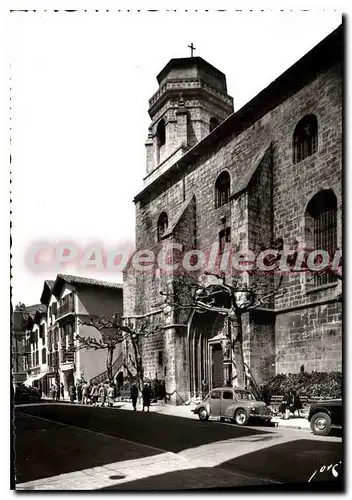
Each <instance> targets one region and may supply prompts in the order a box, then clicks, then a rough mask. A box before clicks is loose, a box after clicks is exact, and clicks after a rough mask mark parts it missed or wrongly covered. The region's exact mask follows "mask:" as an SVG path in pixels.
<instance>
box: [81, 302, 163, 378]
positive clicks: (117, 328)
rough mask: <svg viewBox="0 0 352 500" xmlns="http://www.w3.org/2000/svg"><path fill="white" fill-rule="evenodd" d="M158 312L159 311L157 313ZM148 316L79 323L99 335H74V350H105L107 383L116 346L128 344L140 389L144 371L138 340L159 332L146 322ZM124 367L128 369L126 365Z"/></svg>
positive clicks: (117, 316)
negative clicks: (75, 341) (130, 348)
mask: <svg viewBox="0 0 352 500" xmlns="http://www.w3.org/2000/svg"><path fill="white" fill-rule="evenodd" d="M159 312H160V311H159ZM148 316H149V315H142V316H137V317H129V318H123V317H122V316H121V314H117V313H115V314H114V315H113V316H112V317H111V318H109V319H105V318H104V317H102V318H99V319H94V318H90V319H89V320H88V321H80V324H82V325H86V326H90V327H93V328H95V329H96V330H97V331H98V332H99V333H100V338H97V337H90V336H89V337H82V336H80V335H76V340H77V342H78V345H77V346H76V347H75V349H76V350H81V349H87V350H93V351H96V350H101V349H103V350H104V349H105V350H107V360H106V369H107V373H108V379H109V381H110V382H111V381H113V369H112V366H113V357H114V351H115V349H116V347H117V345H119V344H121V343H123V342H126V343H128V342H130V344H131V345H132V349H133V358H134V360H133V366H134V368H135V370H136V375H137V381H138V385H139V387H140V388H142V385H143V379H144V369H143V358H142V347H141V342H140V338H141V337H148V335H152V334H153V333H156V332H158V331H160V327H159V326H154V327H153V326H152V325H151V322H150V321H149V320H148V318H147V317H148ZM125 367H126V368H127V369H128V366H127V364H126V363H125Z"/></svg>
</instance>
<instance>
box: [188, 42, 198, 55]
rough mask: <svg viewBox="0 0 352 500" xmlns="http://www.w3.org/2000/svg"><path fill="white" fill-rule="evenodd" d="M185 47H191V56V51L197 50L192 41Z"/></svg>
mask: <svg viewBox="0 0 352 500" xmlns="http://www.w3.org/2000/svg"><path fill="white" fill-rule="evenodd" d="M187 47H189V48H190V49H191V57H193V51H194V50H197V49H196V48H195V46H194V45H193V42H192V43H191V45H187Z"/></svg>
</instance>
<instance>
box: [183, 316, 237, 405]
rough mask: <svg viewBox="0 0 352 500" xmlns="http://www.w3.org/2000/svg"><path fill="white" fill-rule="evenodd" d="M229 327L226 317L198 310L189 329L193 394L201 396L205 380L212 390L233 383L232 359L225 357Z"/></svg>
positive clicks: (191, 388) (191, 393)
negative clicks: (223, 347)
mask: <svg viewBox="0 0 352 500" xmlns="http://www.w3.org/2000/svg"><path fill="white" fill-rule="evenodd" d="M227 328H228V324H227V319H226V316H224V315H221V314H218V313H215V312H209V311H207V312H204V313H198V312H195V313H194V315H193V317H192V319H191V324H190V329H189V338H188V340H189V343H188V353H189V382H190V384H189V390H190V397H191V398H192V397H195V398H198V397H201V395H202V381H203V380H205V382H206V384H207V386H208V388H209V389H212V388H213V387H219V386H220V387H221V386H225V385H231V360H230V359H228V358H227V357H226V356H225V357H224V353H223V349H222V344H221V339H222V336H223V334H224V330H225V329H227Z"/></svg>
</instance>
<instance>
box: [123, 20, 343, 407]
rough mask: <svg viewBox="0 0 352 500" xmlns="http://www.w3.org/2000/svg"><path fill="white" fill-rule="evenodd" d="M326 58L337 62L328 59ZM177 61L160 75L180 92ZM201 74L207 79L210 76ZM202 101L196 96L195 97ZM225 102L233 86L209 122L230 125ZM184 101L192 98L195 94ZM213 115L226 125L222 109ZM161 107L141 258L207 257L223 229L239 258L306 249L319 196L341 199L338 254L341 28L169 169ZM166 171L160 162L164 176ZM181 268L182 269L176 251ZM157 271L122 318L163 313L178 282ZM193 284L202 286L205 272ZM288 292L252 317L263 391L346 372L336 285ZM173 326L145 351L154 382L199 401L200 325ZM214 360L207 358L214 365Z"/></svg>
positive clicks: (168, 109)
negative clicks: (309, 216)
mask: <svg viewBox="0 0 352 500" xmlns="http://www.w3.org/2000/svg"><path fill="white" fill-rule="evenodd" d="M326 53H329V56H326V57H325V54H326ZM197 59H200V58H197ZM180 61H183V60H177V59H176V60H172V61H171V62H170V63H169V65H167V66H166V68H165V69H164V70H163V72H164V73H163V72H162V74H163V75H164V77H165V73H166V74H167V68H168V67H169V68H170V67H171V68H172V71H173V73H172V78H173V80H174V81H175V82H177V80H178V78H179V81H178V83H177V86H178V88H181V87H182V82H183V81H184V80H185V77H184V75H183V73H182V71H183V70H182V69H180V70H179V72H177V65H178V64H179V65H181V66H182V64H181V63H180ZM191 62H192V61H191ZM189 64H190V63H188V66H189ZM182 67H183V66H182ZM203 70H204V72H206V71H207V66H206V65H204V68H203ZM210 73H211V72H210ZM219 74H220V72H219ZM180 75H181V76H180ZM221 75H222V74H221ZM165 78H166V77H165ZM165 78H164V80H162V81H161V82H159V83H160V85H161V89H163V90H162V92H165V88H164V87H165V85H166V84H165V81H166V80H165ZM203 78H204V75H203ZM223 79H224V77H223ZM222 81H223V80H222ZM217 83H218V82H217ZM207 84H208V85H210V84H209V82H208V83H207ZM212 84H213V85H216V83H215V84H214V82H212ZM163 86H164V87H163ZM196 90H197V89H196V88H195V89H193V92H195V96H196V97H197V92H196ZM158 92H161V90H160V89H159V91H158ZM225 92H226V83H225V86H224V87H223V88H222V90H221V91H220V90H219V94H220V93H221V95H222V96H223V97H222V99H223V101H222V103H221V105H220V104H219V100H218V101H214V102H213V100H211V99H210V101H211V103H210V105H209V107H208V109H207V120H208V119H209V117H210V116H211V113H213V114H214V115H216V114H217V116H219V118H220V120H221V119H222V120H223V119H224V118H226V116H224V106H223V103H224V102H228V103H232V99H231V98H229V100H228V101H226V95H224V93H225ZM198 94H199V95H200V89H198ZM156 95H158V93H157V94H156ZM185 95H186V97H187V92H186V94H185ZM199 95H198V97H199ZM202 97H203V98H204V101H203V103H204V102H206V96H205V97H204V96H203V94H202ZM154 102H155V100H154V101H153V103H154ZM195 102H196V99H194V100H193V101H188V100H187V98H185V103H183V102H181V104H182V111H184V110H187V109H188V108H190V112H189V113H188V115H187V117H188V118H187V120H188V126H192V124H193V122H194V124H196V123H198V118H199V116H198V115H196V114H195V112H194V103H195ZM179 104H180V103H178V106H179ZM154 105H155V104H154ZM216 105H217V106H218V108H219V110H221V113H222V114H221V113H220V111H218V112H217V110H216V109H214V106H216ZM163 106H164V107H163V108H160V109H158V110H156V111H155V115H154V114H153V113H151V117H152V121H153V122H152V126H151V129H150V144H149V145H148V144H147V174H148V175H147V178H146V179H147V180H146V182H145V188H144V189H143V191H142V192H141V193H139V194H138V195H137V196H136V198H135V205H136V249H137V251H138V250H152V251H153V252H154V254H155V255H159V252H160V248H161V247H162V245H163V244H165V243H178V244H182V245H183V253H185V252H186V251H187V250H188V249H198V250H202V251H203V252H205V254H207V253H209V249H210V248H211V246H212V244H213V243H214V242H216V241H218V238H219V233H220V231H222V230H224V229H226V228H229V229H230V231H231V245H232V246H233V247H234V248H241V249H242V250H243V249H248V248H253V247H256V246H257V245H259V244H260V243H264V244H269V242H270V241H271V240H272V239H275V238H278V237H282V238H283V240H284V242H285V244H287V245H289V244H291V243H292V242H293V241H294V240H295V241H298V243H299V244H300V245H301V246H302V247H304V246H305V245H306V244H307V237H306V236H307V229H306V209H307V205H308V203H309V201H310V200H311V198H312V197H313V196H314V195H315V194H316V193H318V192H319V191H321V190H331V191H332V192H333V193H334V195H335V196H336V199H337V245H338V247H339V248H342V28H341V27H340V28H339V29H337V30H336V31H335V32H333V33H332V34H331V35H330V36H329V37H327V38H326V39H325V40H323V41H322V42H321V43H320V44H319V45H318V46H317V47H315V48H314V49H312V51H311V52H309V53H308V54H307V55H306V56H304V57H303V58H302V59H301V60H300V61H298V62H297V63H296V64H295V65H294V66H293V67H291V68H290V69H289V70H287V71H286V72H285V73H284V74H283V75H282V76H281V77H279V78H278V79H277V80H276V81H275V82H273V83H272V84H271V85H270V86H269V87H268V88H266V89H265V90H264V91H263V92H262V93H260V94H259V95H258V96H256V97H255V98H254V99H253V100H252V101H251V102H250V103H248V104H247V105H246V106H244V107H243V108H242V109H241V110H240V111H238V112H237V113H233V114H231V113H230V109H229V107H228V108H227V112H228V118H227V119H226V120H225V121H224V122H223V123H220V125H219V126H218V127H217V128H216V129H215V130H214V131H212V132H210V133H209V134H207V135H202V133H200V135H199V136H197V144H196V145H194V144H193V142H192V141H189V142H188V143H187V142H186V143H185V142H184V139H182V141H181V143H182V144H183V146H185V149H184V151H183V156H181V157H180V158H177V160H176V161H174V162H170V164H168V165H167V167H162V162H163V159H160V157H158V159H156V157H155V151H154V154H153V153H152V152H151V151H152V150H151V148H152V147H153V139H152V137H153V134H155V133H156V132H155V130H156V128H155V127H156V126H157V122H158V119H160V117H161V116H162V113H161V111H160V110H161V109H162V110H163V111H162V112H163V114H164V115H165V114H168V113H169V114H170V113H174V112H176V113H177V110H176V111H175V109H176V108H177V106H176V108H175V109H174V108H173V105H171V100H167V99H166V98H165V99H164V104H163ZM177 109H178V111H179V108H177ZM210 110H211V112H210ZM311 114H313V115H315V116H316V118H317V121H318V146H317V150H316V151H315V152H314V153H313V154H311V155H309V156H308V157H307V158H305V159H304V160H303V161H300V162H298V163H294V161H293V136H294V131H295V127H296V125H297V124H298V122H299V121H300V120H301V119H302V118H303V117H304V116H306V115H311ZM180 127H181V125H180ZM181 129H182V127H181V128H179V129H177V127H176V128H174V129H173V139H172V141H171V142H170V143H168V135H167V134H166V142H165V147H168V148H169V149H168V155H169V156H170V155H172V152H173V151H175V150H176V149H177V147H179V145H180V140H181V136H178V135H177V134H178V133H179V132H177V130H178V131H180V130H181ZM170 130H171V129H170ZM180 133H181V134H182V133H183V132H182V130H181V132H180ZM204 133H205V129H204V131H203V134H204ZM175 134H176V135H175ZM157 161H160V162H161V164H160V165H159V166H158V165H157ZM153 162H154V163H153ZM160 166H161V167H162V168H160ZM224 171H227V172H228V173H229V174H230V178H231V186H230V196H229V201H228V203H226V204H224V205H222V206H221V207H220V208H216V207H215V202H214V200H215V196H214V193H215V183H216V180H217V178H218V176H219V174H221V173H222V172H224ZM151 173H153V177H152V178H150V175H151ZM162 212H166V213H167V216H168V229H167V231H166V232H165V233H164V235H163V237H162V240H161V241H158V235H157V224H158V218H159V215H160V214H161V213H162ZM308 243H309V242H308ZM175 259H176V260H175ZM173 262H174V263H175V262H177V252H174V258H173ZM157 268H158V265H157V263H156V264H155V265H154V271H153V272H144V273H140V272H136V271H133V270H132V269H131V268H129V269H128V270H127V272H126V273H125V284H124V287H125V292H124V294H125V295H124V296H125V301H124V314H125V316H133V315H136V314H138V315H140V314H146V313H149V312H150V311H152V310H153V309H155V308H157V306H158V302H160V295H159V291H160V287H161V281H162V280H164V281H163V283H164V286H165V283H168V286H171V284H172V283H173V281H174V278H175V275H176V274H177V271H176V272H175V271H173V272H168V273H166V275H165V276H163V273H162V272H161V271H160V270H159V271H157V274H155V270H156V269H157ZM194 275H195V276H197V277H198V278H200V279H203V280H204V277H203V276H202V275H201V273H200V272H195V273H194ZM284 286H285V288H286V289H287V292H286V293H285V294H283V296H282V297H280V298H278V299H276V301H275V303H273V304H272V305H271V307H270V308H269V309H268V310H258V311H253V312H252V313H251V314H248V315H246V317H244V318H243V324H244V345H243V346H244V354H245V360H246V363H247V364H248V366H249V368H250V370H251V371H252V373H253V375H254V377H255V378H256V380H257V381H258V383H263V382H265V381H266V380H268V379H269V378H270V377H271V376H273V375H275V373H282V372H285V373H287V372H297V371H299V369H300V367H301V366H302V365H304V369H305V370H306V371H312V370H318V371H324V370H328V371H330V370H341V358H342V354H341V345H342V325H341V302H339V301H338V299H337V296H338V294H339V292H340V285H339V284H338V283H330V284H328V285H326V286H323V287H320V288H317V287H314V286H313V285H312V283H311V281H309V280H308V278H307V276H306V275H305V274H304V273H297V274H295V275H290V276H286V277H285V278H284ZM165 321H166V320H165ZM167 321H168V324H165V329H164V330H163V331H162V332H160V334H157V335H155V337H154V338H153V339H146V340H145V342H144V349H145V357H144V363H145V371H146V373H147V374H149V376H154V374H155V373H157V374H158V376H159V377H161V378H165V382H166V392H167V393H168V394H169V395H170V400H171V401H172V402H174V403H179V402H182V401H183V400H185V399H188V398H189V397H190V396H191V395H194V394H195V393H197V391H198V392H199V390H200V385H199V383H200V380H199V378H200V377H203V376H204V377H207V376H208V379H209V370H210V368H209V367H208V368H204V370H203V369H200V371H199V376H198V382H197V387H195V386H194V380H193V379H192V374H191V364H192V363H194V362H195V361H194V358H192V354H191V353H192V349H193V348H192V346H191V344H192V342H195V340H194V338H195V337H194V331H195V330H196V327H195V323H194V318H193V319H192V315H191V316H189V315H188V313H187V314H185V313H184V314H183V315H182V314H181V315H180V314H176V313H174V314H172V318H171V319H170V318H169V319H168V320H167ZM209 321H211V323H212V326H211V327H210V328H209V329H210V330H211V332H212V333H211V334H209V335H210V337H209V335H208V337H209V338H211V335H213V336H216V333H217V329H218V328H219V325H217V321H216V318H212V319H210V318H209ZM192 332H193V333H192ZM197 338H198V337H197ZM192 339H193V340H192ZM197 342H198V340H197ZM199 342H201V341H200V340H199ZM201 349H203V347H202V348H201ZM204 349H205V348H204ZM159 351H163V353H164V354H163V365H162V366H160V363H159V365H158V360H160V356H158V352H159ZM199 352H200V351H199ZM202 352H203V351H202ZM207 352H208V351H207ZM207 356H208V354H207V353H206V352H205V350H204V359H205V360H206V359H208V358H207ZM191 358H192V359H193V361H192V359H191ZM202 359H203V358H202ZM203 362H204V360H203V361H200V363H203ZM208 362H209V363H210V358H209V359H208ZM204 363H205V362H204ZM209 363H208V365H209ZM207 370H208V371H207ZM193 378H194V375H193ZM210 378H211V377H210ZM192 380H193V382H192ZM192 384H193V386H192Z"/></svg>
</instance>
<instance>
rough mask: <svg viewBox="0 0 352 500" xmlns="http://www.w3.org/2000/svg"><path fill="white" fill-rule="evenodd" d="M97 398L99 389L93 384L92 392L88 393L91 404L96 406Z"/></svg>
mask: <svg viewBox="0 0 352 500" xmlns="http://www.w3.org/2000/svg"><path fill="white" fill-rule="evenodd" d="M98 398H99V389H98V386H97V384H96V383H94V384H93V387H92V390H91V391H90V400H91V404H93V405H95V406H97V404H98Z"/></svg>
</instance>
